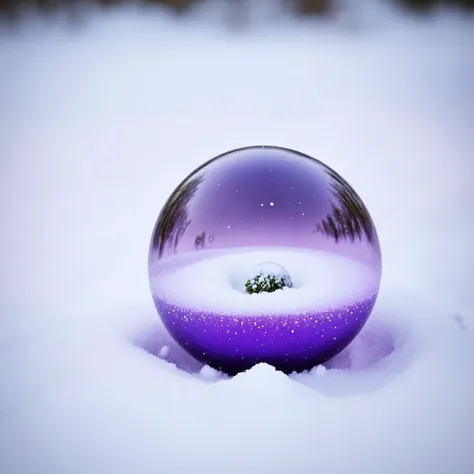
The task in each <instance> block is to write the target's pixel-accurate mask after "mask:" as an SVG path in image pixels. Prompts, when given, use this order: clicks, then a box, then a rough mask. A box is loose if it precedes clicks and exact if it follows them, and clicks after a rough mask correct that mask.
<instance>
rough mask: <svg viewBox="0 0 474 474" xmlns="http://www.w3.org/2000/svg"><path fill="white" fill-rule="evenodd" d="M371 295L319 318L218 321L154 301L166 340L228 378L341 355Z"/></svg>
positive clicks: (232, 318)
mask: <svg viewBox="0 0 474 474" xmlns="http://www.w3.org/2000/svg"><path fill="white" fill-rule="evenodd" d="M376 297H377V295H376V294H374V295H371V296H369V297H367V298H365V299H363V300H361V301H359V302H357V303H353V304H351V305H348V306H344V307H342V308H339V309H335V310H328V311H324V312H307V313H302V314H296V315H275V316H272V315H255V316H245V315H224V314H217V313H213V312H208V311H197V310H193V309H189V308H182V307H179V306H176V305H173V304H170V303H168V302H166V301H164V300H161V299H158V298H155V305H156V308H157V310H158V312H159V313H160V315H161V318H162V320H163V323H164V324H165V326H166V328H167V329H168V331H169V332H170V334H171V335H172V337H173V338H174V339H175V340H176V341H177V342H178V344H180V345H181V347H183V349H185V350H186V351H187V352H189V353H190V354H191V355H192V356H193V357H195V358H196V359H197V360H199V361H201V362H203V363H204V364H207V365H209V366H211V367H214V368H215V369H217V370H221V371H222V372H225V373H227V374H230V375H234V374H236V373H238V372H242V371H244V370H247V369H249V368H250V367H252V366H254V365H255V364H258V363H260V362H266V363H268V364H270V365H273V366H274V367H275V368H276V369H278V370H281V371H283V372H285V373H292V372H295V371H296V372H301V371H304V370H309V369H311V368H313V367H314V366H316V365H318V364H322V363H324V362H326V361H328V360H329V359H331V358H332V357H334V356H335V355H337V354H338V353H339V352H341V351H342V350H343V349H344V348H345V347H347V345H348V344H350V343H351V341H352V340H353V339H354V338H355V337H356V336H357V334H358V333H359V331H360V330H361V329H362V327H363V326H364V324H365V322H366V321H367V319H368V317H369V315H370V313H371V311H372V308H373V306H374V304H375V300H376Z"/></svg>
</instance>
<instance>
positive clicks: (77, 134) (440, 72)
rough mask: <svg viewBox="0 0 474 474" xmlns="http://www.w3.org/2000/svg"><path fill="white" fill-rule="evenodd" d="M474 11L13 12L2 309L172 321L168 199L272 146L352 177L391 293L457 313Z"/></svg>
mask: <svg viewBox="0 0 474 474" xmlns="http://www.w3.org/2000/svg"><path fill="white" fill-rule="evenodd" d="M473 7H474V2H473V1H470V0H167V1H166V0H160V1H158V0H154V1H152V0H149V1H140V2H138V1H125V0H123V1H118V0H96V1H93V0H84V1H80V0H75V1H74V0H69V1H66V0H63V1H59V0H56V1H55V0H36V1H34V0H29V1H26V0H25V1H21V0H18V1H13V0H0V72H1V74H0V180H1V182H0V218H1V222H2V226H3V227H2V232H1V233H0V249H1V252H2V253H1V255H0V257H1V260H2V262H3V264H2V266H1V267H0V277H1V285H0V310H1V309H2V308H4V310H5V311H4V314H8V315H11V318H12V321H14V323H13V324H15V325H16V324H19V321H21V319H18V318H15V316H14V315H15V314H20V313H21V311H23V310H21V308H24V311H23V313H21V314H28V315H31V317H35V318H36V317H38V318H39V317H40V316H39V314H37V313H38V312H37V311H36V310H35V308H40V307H41V308H42V309H43V311H42V314H43V316H44V315H45V314H47V315H55V314H66V313H67V312H68V311H73V312H77V314H78V315H81V317H82V316H83V315H84V314H87V313H89V314H91V315H96V314H98V313H101V312H102V311H103V309H102V306H101V304H102V303H103V305H105V306H107V307H109V306H110V305H112V304H113V303H114V302H117V304H118V302H119V300H120V306H121V307H122V306H124V305H125V303H126V301H127V298H128V301H129V303H130V305H132V306H133V307H136V306H137V305H144V306H145V307H146V308H147V311H149V312H151V313H153V314H154V310H153V307H152V304H151V299H150V297H149V293H148V281H147V273H146V259H147V252H148V245H149V239H150V236H151V232H152V228H153V225H154V223H155V221H156V218H157V216H158V213H159V212H160V210H161V207H162V206H163V204H164V203H165V201H166V199H167V198H168V196H169V195H170V194H171V192H172V191H173V190H174V189H175V187H176V186H177V185H178V184H179V183H180V182H181V180H182V179H183V178H184V177H185V176H187V175H188V174H189V173H190V172H191V171H192V170H193V169H195V168H196V167H197V166H199V165H200V164H201V163H203V162H205V161H207V160H209V159H210V158H212V157H214V156H216V155H218V154H220V153H223V152H225V151H228V150H231V149H233V148H237V147H242V146H249V145H261V144H269V145H278V146H283V147H288V148H293V149H296V150H299V151H301V152H303V153H307V154H309V155H312V156H314V157H316V158H318V159H320V160H321V161H323V162H324V163H326V164H328V165H329V166H331V167H332V168H333V169H335V170H336V171H337V172H339V173H340V174H341V175H342V176H343V177H344V178H346V179H347V180H348V181H349V183H350V184H351V185H353V186H354V188H355V190H356V191H357V192H358V193H359V194H360V196H361V198H362V199H363V201H364V202H365V204H366V205H367V207H368V209H369V211H370V213H371V215H372V217H373V219H374V222H375V223H376V227H377V231H378V233H379V236H380V241H381V245H382V253H383V262H384V268H385V272H386V273H385V276H384V279H383V281H384V284H385V285H387V286H388V287H390V288H391V289H392V293H393V292H395V293H396V291H395V289H396V288H397V287H402V286H403V285H402V282H403V281H404V280H403V279H404V276H405V275H406V274H410V276H411V284H410V286H409V288H404V289H403V294H404V295H407V294H409V293H410V292H412V293H413V294H417V293H418V292H419V291H421V289H422V288H428V289H429V292H430V295H432V296H431V298H433V299H434V300H435V299H436V298H438V297H439V298H441V297H442V295H443V294H444V292H446V291H447V290H448V287H449V285H448V284H449V282H450V278H451V276H452V275H459V276H461V275H465V273H466V268H467V267H466V248H471V244H470V241H469V239H470V237H469V236H470V235H472V232H471V230H472V229H471V227H472V225H471V220H469V219H466V216H467V215H469V213H470V212H472V211H471V210H470V206H471V204H470V203H471V202H472V199H473V195H472V191H471V190H472V184H471V183H472V179H473V170H474V167H473V165H472V156H473V151H474V134H473V133H472V130H473V124H474V87H473V84H474V54H473V51H474V9H473ZM434 235H436V239H435V238H433V236H434ZM32 243H34V245H32ZM433 267H434V268H440V269H443V271H438V272H433V271H431V270H430V269H431V268H433ZM470 268H474V263H473V265H471V266H470ZM32 275H37V276H39V278H35V282H34V284H33V283H32V282H31V278H32ZM466 281H468V279H466ZM469 281H471V280H469ZM25 282H28V283H25ZM25 284H26V289H25ZM390 285H392V286H390ZM451 290H452V293H450V296H449V298H452V299H453V304H454V303H456V304H458V303H459V302H460V301H465V302H466V304H468V303H469V304H470V303H471V301H472V295H471V288H470V287H469V288H464V287H463V286H462V285H455V286H453V287H452V288H451ZM461 293H462V295H461ZM118 295H120V298H118ZM433 295H435V296H433ZM456 295H457V296H456ZM71 300H74V301H76V302H77V304H76V305H75V306H74V307H72V306H71V305H70V304H69V303H68V302H69V301H71ZM101 302H102V303H101ZM66 308H67V311H66ZM46 309H47V310H46ZM108 311H110V312H111V313H113V314H115V313H116V311H114V310H112V308H109V309H108Z"/></svg>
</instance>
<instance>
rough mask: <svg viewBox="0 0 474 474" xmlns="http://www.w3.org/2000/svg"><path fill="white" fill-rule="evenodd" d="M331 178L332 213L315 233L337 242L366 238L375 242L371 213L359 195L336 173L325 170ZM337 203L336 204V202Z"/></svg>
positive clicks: (320, 223) (316, 227)
mask: <svg viewBox="0 0 474 474" xmlns="http://www.w3.org/2000/svg"><path fill="white" fill-rule="evenodd" d="M325 171H326V172H327V174H328V175H329V178H330V187H331V189H332V192H333V202H332V209H331V212H330V213H328V214H327V216H326V217H325V218H324V219H323V220H322V221H321V222H318V223H317V224H316V226H315V229H314V232H319V233H321V234H324V235H326V236H328V237H332V238H333V239H334V240H335V241H336V242H339V241H340V240H341V239H344V240H347V239H349V240H351V241H352V242H353V241H354V240H355V239H356V238H357V239H359V240H362V238H363V237H365V238H366V239H367V240H368V241H369V242H370V243H372V242H373V240H374V233H375V232H374V224H373V222H372V219H371V218H370V215H369V212H368V211H367V208H366V207H365V205H364V203H363V202H362V200H361V199H360V197H359V196H358V194H357V193H356V192H355V191H354V190H353V189H352V187H351V186H350V185H349V184H348V183H347V182H346V181H345V180H344V179H343V178H342V177H341V176H339V175H338V174H337V173H336V172H335V171H333V170H331V169H329V168H327V169H326V170H325ZM334 201H336V202H334Z"/></svg>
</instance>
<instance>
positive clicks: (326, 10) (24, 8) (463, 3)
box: [0, 0, 474, 24]
mask: <svg viewBox="0 0 474 474" xmlns="http://www.w3.org/2000/svg"><path fill="white" fill-rule="evenodd" d="M386 1H387V2H391V3H393V4H394V5H396V6H398V7H400V8H404V9H406V10H408V11H411V12H414V13H430V12H432V11H433V10H435V9H439V8H442V7H451V8H459V9H462V10H464V11H466V12H469V11H472V10H473V9H474V0H386ZM202 3H208V4H211V3H214V4H215V5H219V4H220V5H221V7H220V8H224V9H225V10H226V13H227V15H228V17H227V19H228V20H229V21H231V22H237V23H239V24H240V23H245V21H246V20H248V19H249V16H250V15H251V11H252V8H253V7H254V5H255V4H256V3H265V2H259V1H258V0H257V1H252V0H220V1H218V2H216V1H214V2H213V1H212V0H0V14H1V15H2V16H3V17H4V18H6V19H8V20H10V21H16V20H18V19H20V18H22V16H24V15H26V14H31V13H32V12H39V13H41V14H43V15H54V14H57V13H59V12H63V13H66V14H67V15H68V16H69V17H70V18H75V19H77V18H81V17H82V16H83V15H85V14H87V12H88V11H90V9H91V8H92V7H94V6H95V7H100V8H114V7H117V6H123V5H126V4H137V5H141V6H149V7H163V8H166V9H168V10H170V11H172V12H174V13H176V14H184V13H186V12H189V11H191V10H192V9H193V8H196V7H197V6H198V4H202ZM266 3H267V4H273V6H272V8H275V7H277V8H280V9H281V11H282V12H284V13H285V14H287V15H305V16H326V17H330V16H333V15H337V14H338V13H340V11H341V10H343V9H345V8H347V7H348V5H349V4H355V3H360V4H363V3H366V4H370V3H374V2H373V0H366V1H365V2H364V1H358V0H355V1H354V0H268V1H267V2H266ZM352 6H353V5H352Z"/></svg>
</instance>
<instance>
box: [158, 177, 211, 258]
mask: <svg viewBox="0 0 474 474" xmlns="http://www.w3.org/2000/svg"><path fill="white" fill-rule="evenodd" d="M203 180H204V175H200V176H196V177H195V178H191V179H189V180H188V181H186V182H184V183H183V184H182V185H181V186H179V188H178V189H177V190H176V191H175V192H174V193H173V194H172V195H171V197H170V199H169V200H168V202H167V203H166V205H165V207H164V208H163V210H162V212H161V214H160V216H159V218H158V224H157V230H156V232H155V235H154V237H153V249H154V250H158V258H161V257H162V256H163V251H164V249H165V247H166V245H168V246H169V247H171V248H172V249H173V250H174V251H175V252H176V248H177V246H178V243H179V240H180V239H181V237H183V235H184V233H185V231H186V229H187V228H188V226H189V224H190V223H191V219H190V218H189V214H188V203H189V201H190V200H191V199H192V198H193V197H194V195H195V194H196V191H197V190H198V188H199V185H200V184H201V183H202V181H203Z"/></svg>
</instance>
